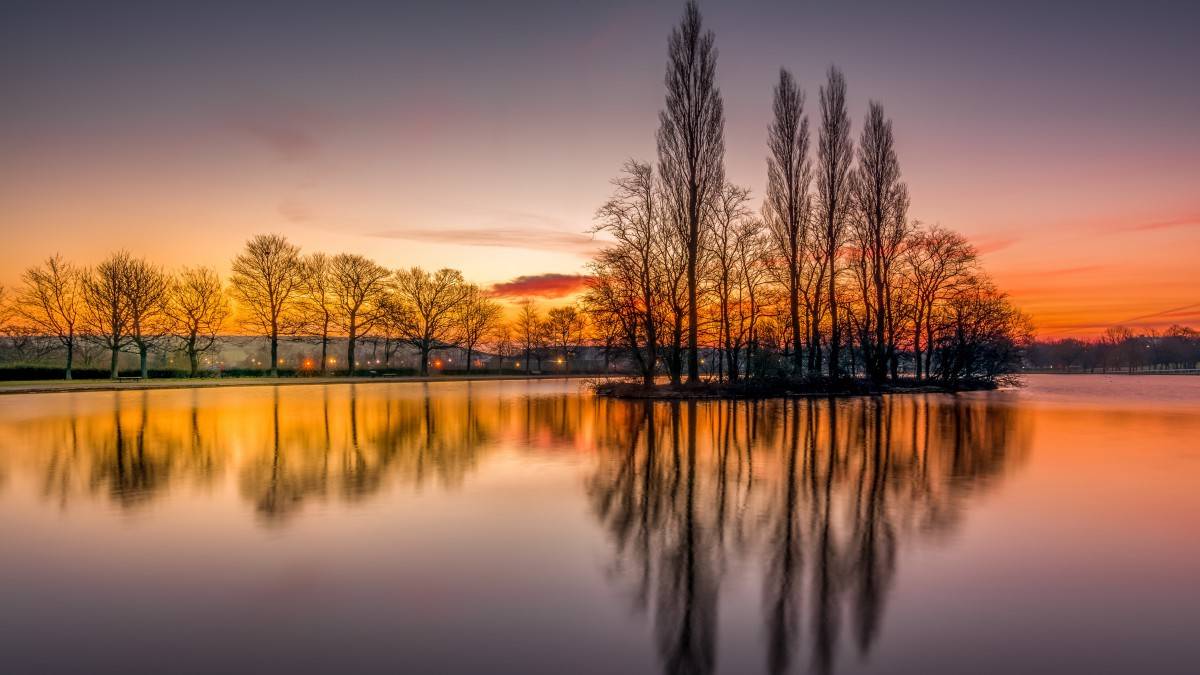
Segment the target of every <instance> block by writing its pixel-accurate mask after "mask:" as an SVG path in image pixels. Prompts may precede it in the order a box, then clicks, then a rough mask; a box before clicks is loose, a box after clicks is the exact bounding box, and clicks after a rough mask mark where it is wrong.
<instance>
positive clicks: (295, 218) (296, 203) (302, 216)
mask: <svg viewBox="0 0 1200 675" xmlns="http://www.w3.org/2000/svg"><path fill="white" fill-rule="evenodd" d="M275 210H276V211H278V212H279V215H281V216H283V218H284V220H287V221H288V222H292V223H306V222H308V221H310V220H312V219H313V210H312V208H311V207H309V205H308V204H305V203H304V202H302V201H300V200H299V199H296V198H294V197H287V198H285V199H284V200H283V201H281V202H279V206H277V207H275Z"/></svg>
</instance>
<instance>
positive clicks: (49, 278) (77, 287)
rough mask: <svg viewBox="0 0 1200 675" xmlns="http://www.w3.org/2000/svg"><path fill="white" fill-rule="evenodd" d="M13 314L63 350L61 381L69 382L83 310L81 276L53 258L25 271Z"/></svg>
mask: <svg viewBox="0 0 1200 675" xmlns="http://www.w3.org/2000/svg"><path fill="white" fill-rule="evenodd" d="M21 280H22V283H23V285H22V288H21V291H20V294H19V295H18V296H17V301H16V313H17V314H18V315H19V316H20V317H21V318H22V319H24V320H25V321H26V322H27V323H28V324H29V326H30V327H31V328H32V329H33V330H34V331H36V332H37V333H39V334H41V335H45V336H48V337H51V338H53V339H55V340H57V341H58V342H59V343H60V344H61V345H62V346H63V349H65V350H66V353H67V354H66V368H65V374H64V378H65V379H68V380H69V379H71V366H72V364H73V363H74V361H75V347H76V343H77V342H78V340H79V334H78V333H79V328H80V320H81V316H80V314H81V312H82V310H83V273H82V272H81V271H80V270H79V269H78V268H76V267H75V266H74V265H71V264H70V263H68V262H67V261H65V260H63V258H62V256H59V255H53V256H50V257H49V258H47V259H46V261H45V262H44V263H42V264H41V265H39V266H37V267H31V268H29V269H27V270H25V274H24V275H22V278H21Z"/></svg>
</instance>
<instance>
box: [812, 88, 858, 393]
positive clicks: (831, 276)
mask: <svg viewBox="0 0 1200 675" xmlns="http://www.w3.org/2000/svg"><path fill="white" fill-rule="evenodd" d="M820 103H821V127H820V130H819V133H818V136H817V195H818V203H819V221H820V225H819V228H818V229H819V232H818V236H819V238H820V241H821V245H822V247H823V248H824V249H825V250H824V252H823V257H824V259H825V265H826V266H827V267H828V272H827V275H826V276H827V283H828V284H829V288H828V291H829V292H828V295H827V297H826V300H827V302H828V306H829V376H830V377H832V378H837V377H840V375H841V370H840V368H841V366H840V363H839V356H838V348H839V345H840V343H841V334H840V327H839V325H838V292H837V278H838V257H839V255H840V254H841V250H842V246H843V244H844V243H845V236H846V235H845V230H846V214H847V211H848V210H849V206H850V183H851V180H852V176H851V174H850V161H851V159H852V157H853V153H854V149H853V147H852V145H851V142H850V116H849V114H848V113H847V112H846V78H845V77H843V76H842V72H841V71H840V70H838V69H837V68H835V67H832V66H831V67H830V68H829V73H828V79H827V81H826V83H825V85H823V86H822V87H821V89H820Z"/></svg>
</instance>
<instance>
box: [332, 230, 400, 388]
mask: <svg viewBox="0 0 1200 675" xmlns="http://www.w3.org/2000/svg"><path fill="white" fill-rule="evenodd" d="M391 281H392V272H391V270H389V269H388V268H386V267H384V266H383V265H380V264H379V263H376V262H375V261H373V260H371V259H369V258H367V257H365V256H361V255H357V254H352V253H339V254H338V255H335V256H333V258H332V259H330V261H329V282H330V291H331V296H332V298H333V302H334V306H335V307H336V309H337V311H336V313H335V314H334V319H335V321H336V322H337V325H338V328H339V329H340V330H341V331H342V332H343V333H345V334H346V370H347V372H349V373H350V374H351V375H353V374H354V371H355V369H356V368H357V367H358V357H357V356H356V355H355V347H356V346H357V345H358V340H359V338H360V337H362V336H363V335H366V334H367V333H369V332H370V331H371V329H372V328H374V327H375V325H376V324H377V323H378V322H379V321H380V320H381V319H382V318H383V312H384V310H385V309H387V308H388V307H387V303H386V299H387V297H388V294H389V293H390V292H391V287H392V284H391ZM322 358H324V355H322Z"/></svg>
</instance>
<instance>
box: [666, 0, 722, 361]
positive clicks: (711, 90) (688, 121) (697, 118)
mask: <svg viewBox="0 0 1200 675" xmlns="http://www.w3.org/2000/svg"><path fill="white" fill-rule="evenodd" d="M667 55H668V61H667V75H666V87H667V98H666V108H665V109H664V110H662V111H661V112H660V113H659V128H658V165H659V175H660V177H661V179H662V182H663V185H664V192H665V194H666V197H667V199H668V201H669V202H670V204H669V208H670V210H671V211H672V212H673V217H674V218H675V219H677V220H678V221H679V225H680V227H681V230H682V234H683V237H684V239H683V246H684V252H685V258H686V269H687V323H688V326H687V331H688V333H687V349H688V355H687V373H688V381H689V382H693V383H695V382H699V381H700V365H699V351H698V349H697V346H698V345H697V337H698V332H697V331H698V327H699V298H698V288H699V285H698V279H697V270H698V269H699V266H700V250H701V248H702V241H701V238H702V236H703V228H702V222H701V221H702V219H703V217H704V212H705V209H706V207H707V205H708V204H709V203H710V202H711V200H713V199H716V197H717V195H718V193H719V192H720V190H721V187H722V185H724V183H725V112H724V104H723V103H722V100H721V92H720V89H718V88H717V83H716V69H717V48H716V38H715V36H714V35H713V33H712V31H705V30H704V29H703V25H702V21H701V16H700V10H699V8H698V7H697V6H696V3H695V1H694V0H689V2H688V3H687V6H686V7H685V8H684V13H683V19H682V20H681V21H680V23H679V25H678V26H677V27H676V28H674V29H673V30H672V31H671V36H670V38H669V40H668V43H667Z"/></svg>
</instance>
